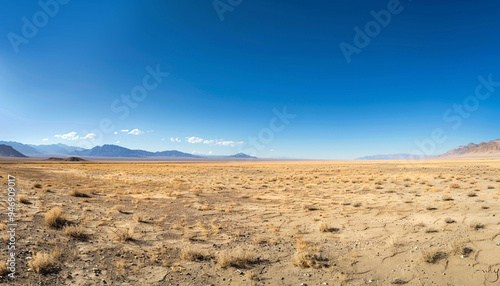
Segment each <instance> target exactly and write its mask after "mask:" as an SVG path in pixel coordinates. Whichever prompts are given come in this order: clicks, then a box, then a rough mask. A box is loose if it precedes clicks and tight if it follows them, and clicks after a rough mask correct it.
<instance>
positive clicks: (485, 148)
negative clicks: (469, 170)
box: [356, 139, 500, 160]
mask: <svg viewBox="0 0 500 286" xmlns="http://www.w3.org/2000/svg"><path fill="white" fill-rule="evenodd" d="M472 157H500V139H497V140H493V141H490V142H482V143H479V144H475V143H469V144H467V145H464V146H459V147H457V148H454V149H451V150H450V151H448V152H446V153H444V154H442V155H438V156H425V157H420V156H418V155H412V154H388V155H374V156H365V157H361V158H357V159H356V160H408V159H413V158H417V159H430V158H450V159H453V158H472Z"/></svg>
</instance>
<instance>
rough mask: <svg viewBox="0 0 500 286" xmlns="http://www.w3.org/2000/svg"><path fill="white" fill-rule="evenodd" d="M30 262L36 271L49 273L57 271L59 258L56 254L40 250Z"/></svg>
mask: <svg viewBox="0 0 500 286" xmlns="http://www.w3.org/2000/svg"><path fill="white" fill-rule="evenodd" d="M29 264H30V268H33V269H34V270H35V272H36V273H39V274H48V273H51V272H53V271H55V268H56V265H57V258H56V257H55V256H54V254H51V253H46V252H39V253H37V254H35V256H33V259H31V261H30V263H29Z"/></svg>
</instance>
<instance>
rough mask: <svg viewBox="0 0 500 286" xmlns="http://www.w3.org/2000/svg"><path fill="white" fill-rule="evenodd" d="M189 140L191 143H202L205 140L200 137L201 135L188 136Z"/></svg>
mask: <svg viewBox="0 0 500 286" xmlns="http://www.w3.org/2000/svg"><path fill="white" fill-rule="evenodd" d="M188 142H189V143H192V144H196V143H201V142H203V139H201V138H199V137H194V136H193V137H189V138H188Z"/></svg>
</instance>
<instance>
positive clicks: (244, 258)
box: [217, 248, 259, 268]
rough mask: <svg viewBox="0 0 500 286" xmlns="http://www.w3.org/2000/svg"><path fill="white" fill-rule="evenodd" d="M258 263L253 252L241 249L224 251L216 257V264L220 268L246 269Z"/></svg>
mask: <svg viewBox="0 0 500 286" xmlns="http://www.w3.org/2000/svg"><path fill="white" fill-rule="evenodd" d="M258 261H259V259H258V257H257V255H256V254H255V253H254V251H253V250H245V249H241V248H239V249H236V250H233V249H228V250H224V251H222V252H220V253H219V255H218V256H217V263H218V264H219V265H220V267H222V268H227V267H236V268H247V267H249V266H251V265H252V264H255V263H257V262H258Z"/></svg>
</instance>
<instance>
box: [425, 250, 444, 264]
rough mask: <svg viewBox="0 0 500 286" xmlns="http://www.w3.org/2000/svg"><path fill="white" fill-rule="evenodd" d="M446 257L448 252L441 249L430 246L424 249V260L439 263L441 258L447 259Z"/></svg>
mask: <svg viewBox="0 0 500 286" xmlns="http://www.w3.org/2000/svg"><path fill="white" fill-rule="evenodd" d="M446 257H448V255H447V254H446V252H444V251H440V250H439V249H432V248H428V249H424V250H423V251H422V259H423V260H424V262H427V263H430V264H435V263H438V262H439V260H441V259H445V258H446Z"/></svg>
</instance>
